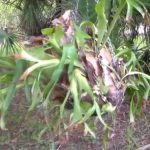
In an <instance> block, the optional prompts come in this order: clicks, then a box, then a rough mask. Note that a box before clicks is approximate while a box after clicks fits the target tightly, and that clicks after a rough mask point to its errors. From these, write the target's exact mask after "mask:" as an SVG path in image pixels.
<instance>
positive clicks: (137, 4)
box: [126, 0, 145, 18]
mask: <svg viewBox="0 0 150 150" xmlns="http://www.w3.org/2000/svg"><path fill="white" fill-rule="evenodd" d="M126 1H127V3H128V5H129V6H130V7H134V8H135V9H136V10H137V11H138V12H139V13H140V14H141V15H142V17H143V18H144V16H145V13H144V10H143V8H142V7H143V4H142V2H141V1H139V0H126Z"/></svg>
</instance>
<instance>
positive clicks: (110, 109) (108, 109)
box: [102, 102, 116, 113]
mask: <svg viewBox="0 0 150 150" xmlns="http://www.w3.org/2000/svg"><path fill="white" fill-rule="evenodd" d="M115 109H116V106H113V105H112V104H111V103H109V102H108V103H107V104H104V105H103V106H102V111H103V112H109V113H112V112H114V111H115Z"/></svg>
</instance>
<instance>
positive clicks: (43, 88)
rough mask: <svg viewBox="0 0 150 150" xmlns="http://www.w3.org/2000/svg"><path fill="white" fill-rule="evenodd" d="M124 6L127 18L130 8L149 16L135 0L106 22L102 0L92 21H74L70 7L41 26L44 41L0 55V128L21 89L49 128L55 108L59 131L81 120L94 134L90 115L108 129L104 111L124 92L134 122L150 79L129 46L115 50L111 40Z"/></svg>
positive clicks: (149, 91)
mask: <svg viewBox="0 0 150 150" xmlns="http://www.w3.org/2000/svg"><path fill="white" fill-rule="evenodd" d="M126 5H127V16H126V17H127V20H128V19H129V18H130V17H132V11H131V10H132V9H133V8H134V9H136V10H137V11H138V12H139V13H140V14H141V15H142V17H143V18H144V17H145V16H146V15H147V12H146V11H145V10H146V8H145V7H144V5H143V4H142V3H141V2H139V1H138V0H136V1H132V0H121V1H119V2H118V5H117V8H116V11H115V13H114V16H113V19H112V21H108V18H107V15H106V13H105V7H106V2H105V0H101V1H100V2H98V3H97V4H96V7H95V11H96V14H97V23H96V24H94V23H92V22H90V21H83V22H82V23H81V24H80V25H76V24H75V23H74V22H73V21H72V20H73V13H72V11H70V10H68V11H66V12H65V14H64V15H62V16H61V17H59V18H57V19H54V20H53V22H52V24H53V27H51V28H45V29H42V31H41V32H42V34H43V36H44V40H43V45H40V46H34V47H29V48H27V47H21V48H20V51H19V52H17V53H16V52H15V53H14V54H13V55H11V56H10V55H9V56H5V57H4V56H1V59H0V66H1V68H4V69H3V70H2V71H1V73H0V86H1V89H0V110H1V120H0V125H1V128H3V129H4V128H5V123H4V118H5V115H6V113H7V112H8V109H9V106H10V105H11V104H12V102H13V98H14V95H15V92H16V91H17V90H18V89H20V88H24V93H25V96H26V99H27V100H28V101H29V103H30V107H29V109H28V110H29V112H32V111H33V110H34V109H35V108H37V107H38V106H40V107H42V108H43V110H44V115H45V123H46V125H47V126H49V124H50V122H51V121H50V120H49V116H48V114H49V111H50V110H53V109H55V108H58V109H56V110H57V112H58V113H57V114H58V116H56V118H57V119H56V120H57V121H55V123H56V124H57V125H58V124H59V125H58V126H59V127H58V128H59V131H58V132H59V133H60V132H63V131H64V129H65V131H67V130H69V129H70V128H72V127H73V126H78V125H80V124H83V126H84V129H85V131H86V132H87V133H90V134H91V135H92V136H93V137H94V138H96V135H95V133H94V132H93V130H92V129H91V127H90V123H89V120H90V119H91V118H94V122H92V123H93V124H94V125H95V123H96V121H97V118H98V119H99V121H100V122H101V123H102V124H103V125H104V128H105V130H106V131H108V129H110V127H109V125H108V124H107V123H106V122H105V121H104V119H103V115H104V114H105V113H110V114H111V113H113V112H114V111H115V110H116V108H117V107H119V106H120V105H121V104H122V102H123V100H124V99H125V98H124V95H125V96H127V99H128V100H130V102H131V104H130V120H131V122H133V121H134V117H135V114H136V111H137V110H138V107H139V106H140V104H141V102H142V100H143V99H145V100H148V98H149V95H150V89H149V84H150V83H149V80H150V77H149V75H147V74H145V73H143V69H142V67H141V64H140V63H139V60H138V59H137V57H136V55H135V54H134V52H133V51H132V48H131V47H128V45H123V46H120V47H119V48H118V47H117V48H115V47H114V44H113V43H112V40H111V39H110V37H111V34H112V33H113V29H114V27H115V25H116V22H117V21H118V20H119V19H120V15H121V13H122V12H123V11H124V8H125V6H126ZM146 19H147V21H148V19H149V18H146ZM9 42H10V41H9ZM120 57H121V58H123V61H120V59H119V58H120ZM8 70H9V71H8ZM143 88H145V89H146V90H143ZM66 116H67V117H68V120H67V121H66V120H65V119H66ZM93 116H95V117H93ZM53 126H54V124H53Z"/></svg>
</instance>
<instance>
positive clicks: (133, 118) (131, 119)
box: [130, 98, 135, 123]
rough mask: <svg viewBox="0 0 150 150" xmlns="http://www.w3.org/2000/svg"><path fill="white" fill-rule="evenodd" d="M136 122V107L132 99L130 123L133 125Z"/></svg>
mask: <svg viewBox="0 0 150 150" xmlns="http://www.w3.org/2000/svg"><path fill="white" fill-rule="evenodd" d="M134 121H135V105H134V100H133V98H132V100H131V103H130V123H133V122H134Z"/></svg>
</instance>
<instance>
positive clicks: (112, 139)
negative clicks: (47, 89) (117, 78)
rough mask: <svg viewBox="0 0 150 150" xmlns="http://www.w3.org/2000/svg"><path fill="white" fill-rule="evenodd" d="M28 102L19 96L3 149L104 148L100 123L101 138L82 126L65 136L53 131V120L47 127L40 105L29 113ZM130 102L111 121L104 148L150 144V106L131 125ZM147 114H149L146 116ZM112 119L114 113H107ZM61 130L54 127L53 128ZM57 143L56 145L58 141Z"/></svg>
mask: <svg viewBox="0 0 150 150" xmlns="http://www.w3.org/2000/svg"><path fill="white" fill-rule="evenodd" d="M27 109H28V105H27V102H26V101H25V100H24V98H23V96H22V95H18V96H16V98H15V101H14V102H13V104H12V106H11V108H10V109H9V113H8V115H7V117H6V118H7V128H8V130H6V131H0V150H55V149H57V150H102V149H103V146H102V141H103V139H104V137H102V134H103V128H102V125H101V124H100V123H96V124H97V129H96V134H97V139H92V138H91V137H90V136H88V135H86V136H84V135H83V132H82V126H81V127H78V128H74V129H72V130H71V131H70V132H68V133H67V134H62V135H61V137H57V136H56V134H55V133H56V132H51V131H50V129H52V128H53V126H52V125H53V123H51V124H50V126H49V128H48V127H46V126H45V119H44V115H43V113H42V112H43V110H42V109H41V107H39V108H38V109H37V110H36V112H34V113H30V114H28V115H27ZM128 110H129V105H128V104H123V105H122V106H121V108H120V110H119V111H118V113H117V114H116V116H115V117H114V118H115V119H114V120H115V121H113V122H111V123H110V125H111V126H112V128H113V130H112V131H110V133H109V139H108V142H107V143H106V147H105V148H104V149H106V150H107V149H108V150H134V149H136V148H138V147H141V146H143V145H146V144H150V105H149V106H147V108H146V109H145V110H146V111H143V113H140V114H138V116H137V119H136V124H134V125H133V124H132V125H130V124H129V114H128ZM144 114H145V115H144ZM54 115H55V114H54V112H51V113H50V114H49V118H50V119H51V118H52V119H51V120H50V121H51V122H54V121H55V118H53V116H54ZM105 118H106V122H110V120H111V119H110V116H107V115H106V116H105ZM55 130H57V128H54V130H53V131H55ZM53 141H54V142H55V144H54V142H53Z"/></svg>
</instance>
